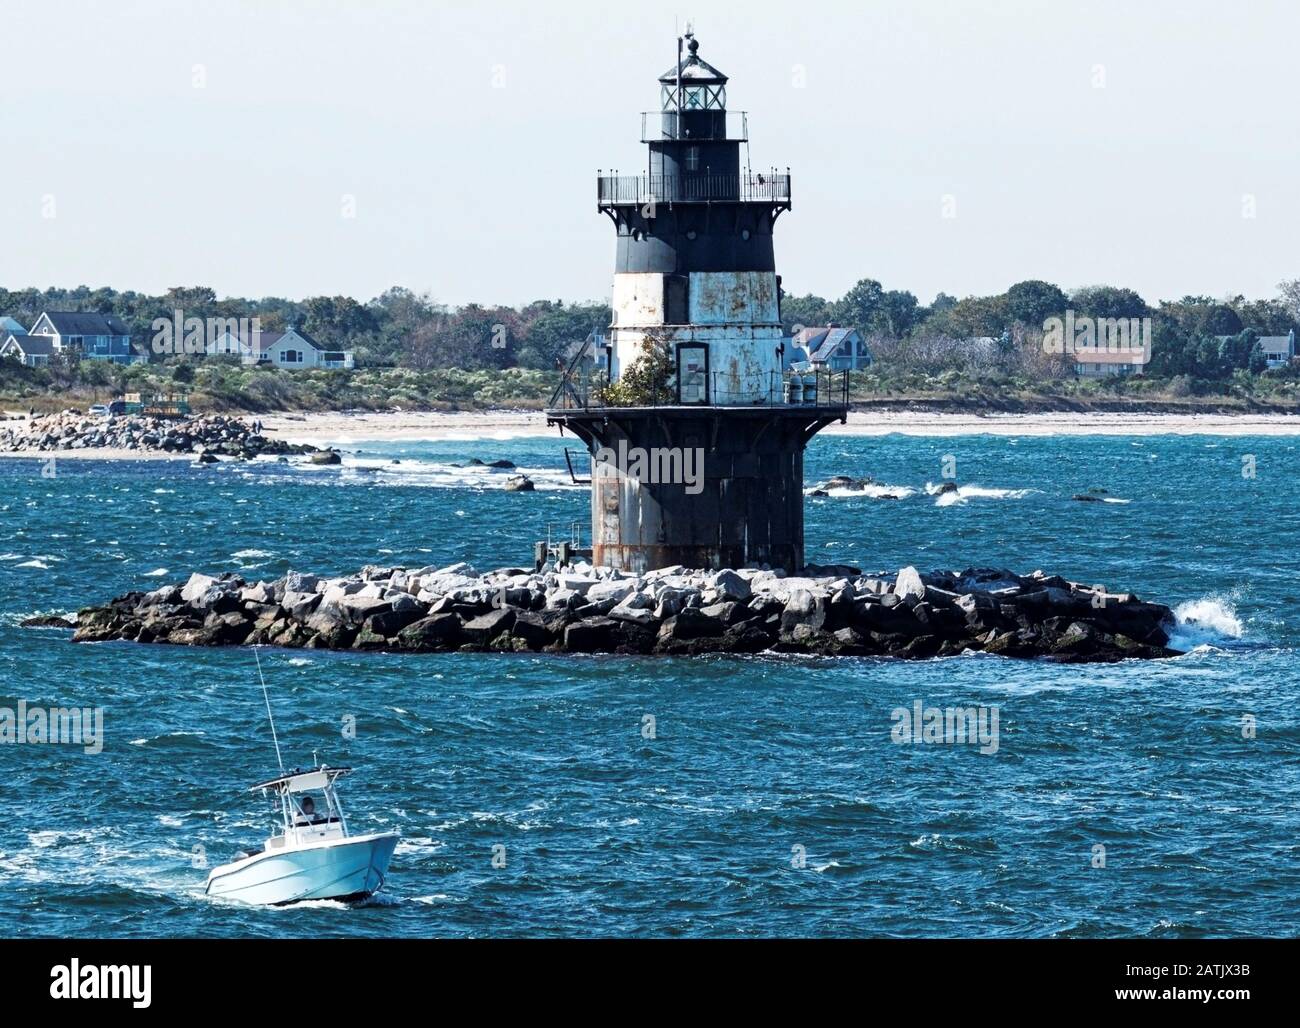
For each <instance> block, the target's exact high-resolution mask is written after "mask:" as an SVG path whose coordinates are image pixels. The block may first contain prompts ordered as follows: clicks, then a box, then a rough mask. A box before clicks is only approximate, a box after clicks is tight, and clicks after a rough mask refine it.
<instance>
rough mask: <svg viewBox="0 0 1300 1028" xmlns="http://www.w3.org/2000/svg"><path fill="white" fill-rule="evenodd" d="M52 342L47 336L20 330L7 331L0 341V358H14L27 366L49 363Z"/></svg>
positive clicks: (42, 365) (39, 365)
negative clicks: (2, 340) (19, 331)
mask: <svg viewBox="0 0 1300 1028" xmlns="http://www.w3.org/2000/svg"><path fill="white" fill-rule="evenodd" d="M53 353H54V343H53V342H52V341H51V340H50V338H49V337H48V336H29V335H27V333H25V332H22V333H18V332H9V333H7V334H6V335H5V337H4V342H3V343H0V359H7V360H16V361H20V362H21V363H23V364H26V365H27V366H28V367H29V368H40V367H44V366H45V365H47V364H49V363H50V356H51V355H52V354H53Z"/></svg>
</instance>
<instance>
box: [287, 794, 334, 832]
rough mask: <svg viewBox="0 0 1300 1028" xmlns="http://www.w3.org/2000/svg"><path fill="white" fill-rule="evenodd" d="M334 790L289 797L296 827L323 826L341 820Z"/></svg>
mask: <svg viewBox="0 0 1300 1028" xmlns="http://www.w3.org/2000/svg"><path fill="white" fill-rule="evenodd" d="M331 793H332V790H321V791H319V792H317V791H312V792H300V793H293V794H292V795H291V796H290V797H289V801H290V804H291V807H290V810H291V813H292V815H293V823H294V825H295V826H303V825H323V824H329V823H330V822H332V821H338V820H339V811H338V808H337V806H336V805H335V803H334V799H333V796H332V794H331Z"/></svg>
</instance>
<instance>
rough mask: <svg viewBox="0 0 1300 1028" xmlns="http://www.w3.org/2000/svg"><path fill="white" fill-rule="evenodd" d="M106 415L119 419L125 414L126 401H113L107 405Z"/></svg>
mask: <svg viewBox="0 0 1300 1028" xmlns="http://www.w3.org/2000/svg"><path fill="white" fill-rule="evenodd" d="M108 413H109V414H111V415H113V417H121V416H122V415H123V414H125V413H126V401H125V400H114V401H113V402H112V403H110V404H109V405H108Z"/></svg>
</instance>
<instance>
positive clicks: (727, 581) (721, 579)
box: [709, 570, 753, 603]
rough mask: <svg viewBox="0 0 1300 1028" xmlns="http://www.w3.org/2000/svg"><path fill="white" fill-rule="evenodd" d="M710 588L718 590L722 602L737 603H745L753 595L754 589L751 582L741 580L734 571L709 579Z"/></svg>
mask: <svg viewBox="0 0 1300 1028" xmlns="http://www.w3.org/2000/svg"><path fill="white" fill-rule="evenodd" d="M709 586H710V588H712V589H714V590H716V592H717V594H718V599H719V600H721V601H727V600H731V601H734V602H736V603H743V602H745V601H746V600H748V599H749V598H750V596H751V595H752V594H753V588H752V587H751V586H750V584H749V582H747V581H746V580H745V579H743V578H741V577H740V575H738V574H736V572H734V571H729V570H723V571H719V572H718V573H717V574H716V575H713V576H712V577H711V578H710V579H709Z"/></svg>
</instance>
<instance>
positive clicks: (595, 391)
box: [547, 365, 849, 411]
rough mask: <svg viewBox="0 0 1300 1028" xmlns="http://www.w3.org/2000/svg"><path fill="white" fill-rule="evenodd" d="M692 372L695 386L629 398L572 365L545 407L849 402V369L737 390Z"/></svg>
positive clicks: (671, 382) (716, 375)
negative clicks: (702, 388) (694, 374)
mask: <svg viewBox="0 0 1300 1028" xmlns="http://www.w3.org/2000/svg"><path fill="white" fill-rule="evenodd" d="M702 377H703V376H696V380H697V383H698V384H695V385H694V388H687V389H685V390H679V389H678V387H677V381H676V378H675V377H670V378H669V379H668V380H667V381H666V382H663V383H661V384H658V385H656V386H654V387H652V388H651V389H650V390H649V391H648V392H647V393H646V394H644V395H643V396H642V397H639V398H638V402H629V401H628V400H627V398H626V397H625V396H623V395H621V391H620V390H619V389H617V388H610V386H611V383H610V381H609V379H608V376H607V375H606V374H605V373H604V372H603V371H602V372H595V373H591V372H589V373H587V374H584V375H582V376H578V375H575V374H574V366H573V365H571V366H570V368H569V369H568V371H567V372H566V373H565V376H564V379H563V380H562V381H561V382H560V385H559V386H558V387H557V388H556V390H555V392H554V393H553V394H552V395H551V401H550V403H549V404H548V408H547V409H548V410H553V411H589V410H612V409H644V408H655V407H735V408H738V409H740V408H763V407H768V408H781V409H802V408H807V409H809V410H816V409H823V408H826V409H836V410H840V409H847V408H848V405H849V372H848V371H846V370H845V371H832V370H819V371H810V372H806V373H804V374H799V373H796V372H789V371H784V372H781V371H771V372H768V373H767V376H766V378H767V383H766V385H760V386H759V387H758V388H757V389H756V390H748V389H746V388H744V387H743V386H742V387H740V388H736V383H735V382H734V381H732V380H731V376H730V375H725V374H724V373H723V372H719V371H715V372H711V373H709V375H708V378H707V384H708V388H707V389H706V390H701V389H700V388H699V386H700V385H703V384H704V383H703V382H698V380H699V379H700V378H702Z"/></svg>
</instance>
